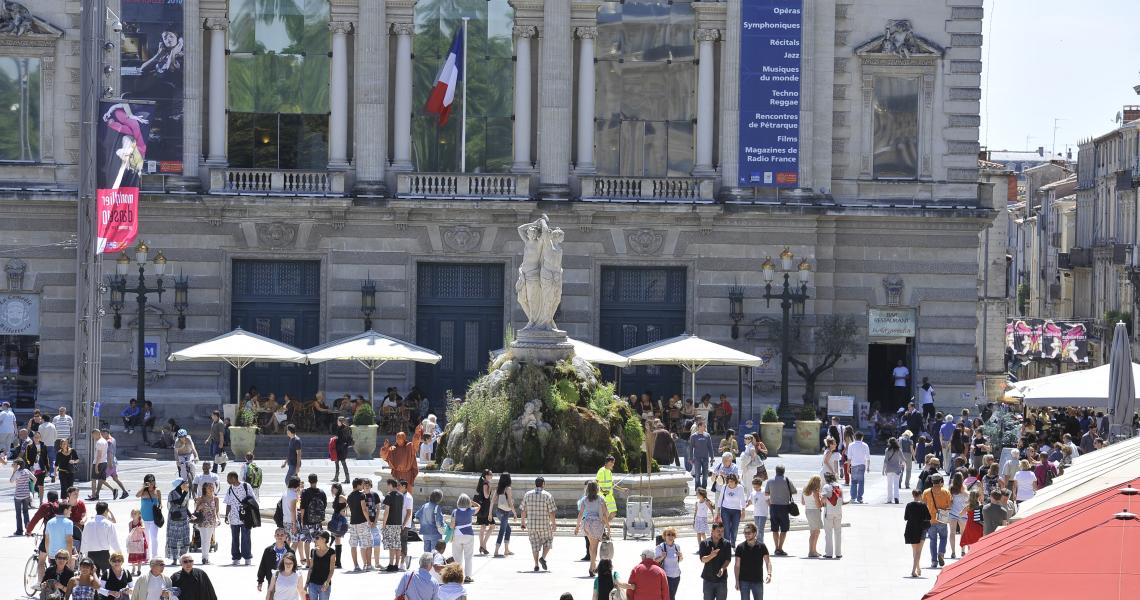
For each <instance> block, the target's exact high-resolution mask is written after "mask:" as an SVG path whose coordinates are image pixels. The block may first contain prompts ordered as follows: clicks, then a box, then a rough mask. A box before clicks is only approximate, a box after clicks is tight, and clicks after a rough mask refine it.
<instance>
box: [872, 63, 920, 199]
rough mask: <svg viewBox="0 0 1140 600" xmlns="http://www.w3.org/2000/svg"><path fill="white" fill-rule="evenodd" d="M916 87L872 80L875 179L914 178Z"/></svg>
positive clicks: (907, 81)
mask: <svg viewBox="0 0 1140 600" xmlns="http://www.w3.org/2000/svg"><path fill="white" fill-rule="evenodd" d="M918 83H919V80H918V79H917V78H903V77H887V76H881V75H880V76H876V77H875V97H874V102H875V105H874V114H875V121H874V128H875V131H874V144H875V147H874V177H875V179H917V178H918Z"/></svg>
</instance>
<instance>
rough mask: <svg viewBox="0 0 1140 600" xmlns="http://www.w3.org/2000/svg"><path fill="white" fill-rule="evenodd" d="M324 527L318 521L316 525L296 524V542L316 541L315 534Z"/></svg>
mask: <svg viewBox="0 0 1140 600" xmlns="http://www.w3.org/2000/svg"><path fill="white" fill-rule="evenodd" d="M322 529H324V527H321V525H320V524H319V523H318V524H316V525H298V526H297V529H296V532H297V533H296V536H295V537H296V538H297V539H296V541H298V542H313V541H316V539H317V535H318V534H319V533H320V532H321V530H322Z"/></svg>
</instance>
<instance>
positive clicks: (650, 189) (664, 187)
mask: <svg viewBox="0 0 1140 600" xmlns="http://www.w3.org/2000/svg"><path fill="white" fill-rule="evenodd" d="M580 181H581V185H582V193H581V197H582V199H583V200H595V201H597V200H603V201H604V200H610V201H618V202H630V201H632V202H712V201H713V200H714V199H715V193H716V189H715V179H714V178H711V177H603V176H585V177H582V178H581V179H580Z"/></svg>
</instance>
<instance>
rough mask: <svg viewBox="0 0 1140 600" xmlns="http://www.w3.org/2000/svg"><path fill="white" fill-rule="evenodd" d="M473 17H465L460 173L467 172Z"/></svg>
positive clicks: (461, 71)
mask: <svg viewBox="0 0 1140 600" xmlns="http://www.w3.org/2000/svg"><path fill="white" fill-rule="evenodd" d="M470 20H471V17H463V67H462V69H461V70H460V73H462V74H463V114H462V115H461V116H460V125H459V172H460V173H466V172H467V21H470Z"/></svg>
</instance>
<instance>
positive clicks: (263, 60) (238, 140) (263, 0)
mask: <svg viewBox="0 0 1140 600" xmlns="http://www.w3.org/2000/svg"><path fill="white" fill-rule="evenodd" d="M328 23H329V3H328V0H230V30H229V34H228V40H229V61H228V77H229V88H228V94H229V105H228V108H229V111H228V112H229V118H228V120H229V132H228V133H229V135H228V144H229V149H228V152H229V159H230V165H232V166H235V167H247V168H251V167H255V168H266V169H319V168H324V167H325V166H326V165H327V163H328V154H327V153H328V113H329V86H328V81H329V68H330V62H331V61H330V58H329V50H330V44H331V34H330V33H329V29H328Z"/></svg>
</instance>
